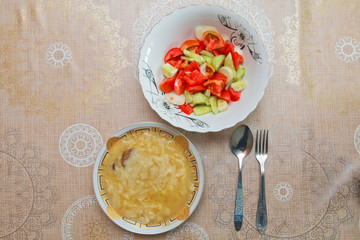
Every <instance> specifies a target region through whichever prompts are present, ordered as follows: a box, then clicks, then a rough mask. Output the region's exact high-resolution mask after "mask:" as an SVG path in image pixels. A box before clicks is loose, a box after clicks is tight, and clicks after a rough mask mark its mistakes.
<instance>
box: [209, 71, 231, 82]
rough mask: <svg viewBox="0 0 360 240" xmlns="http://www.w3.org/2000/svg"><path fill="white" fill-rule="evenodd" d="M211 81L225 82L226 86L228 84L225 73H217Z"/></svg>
mask: <svg viewBox="0 0 360 240" xmlns="http://www.w3.org/2000/svg"><path fill="white" fill-rule="evenodd" d="M211 79H212V80H213V79H216V80H221V81H223V82H224V84H226V80H227V76H226V75H225V74H223V73H219V72H217V73H215V74H214V75H213V76H212V77H211Z"/></svg>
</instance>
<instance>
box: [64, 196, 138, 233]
mask: <svg viewBox="0 0 360 240" xmlns="http://www.w3.org/2000/svg"><path fill="white" fill-rule="evenodd" d="M61 234H62V239H63V240H70V239H83V240H102V239H109V238H113V237H114V236H116V238H117V239H123V240H132V239H133V238H134V234H133V233H130V232H128V231H125V230H123V229H122V228H120V227H114V225H113V224H112V222H111V220H109V218H107V217H106V215H105V214H104V213H103V212H102V211H101V208H100V207H99V203H98V201H97V200H96V197H95V196H93V195H89V196H85V197H82V198H80V199H78V200H77V201H75V202H74V203H73V204H71V205H70V206H69V208H68V209H67V211H66V213H65V215H64V217H63V219H62V223H61ZM120 237H122V238H120Z"/></svg>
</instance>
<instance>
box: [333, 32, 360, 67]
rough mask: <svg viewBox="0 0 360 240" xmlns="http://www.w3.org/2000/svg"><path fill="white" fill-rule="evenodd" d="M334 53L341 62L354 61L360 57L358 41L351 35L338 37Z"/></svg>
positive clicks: (359, 43)
mask: <svg viewBox="0 0 360 240" xmlns="http://www.w3.org/2000/svg"><path fill="white" fill-rule="evenodd" d="M335 54H336V56H337V57H338V58H339V59H340V60H341V61H343V62H346V63H352V62H355V61H356V60H358V59H359V58H360V42H359V41H358V40H356V39H354V38H352V37H343V38H340V39H339V41H338V42H337V43H336V45H335Z"/></svg>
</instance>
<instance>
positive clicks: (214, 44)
mask: <svg viewBox="0 0 360 240" xmlns="http://www.w3.org/2000/svg"><path fill="white" fill-rule="evenodd" d="M195 36H196V38H197V40H193V39H189V40H186V41H185V42H184V43H183V44H182V45H181V46H180V47H174V48H172V49H170V50H169V51H168V52H167V53H166V55H165V57H164V64H163V65H162V72H163V74H164V77H165V78H164V79H163V80H162V82H161V83H160V85H159V87H160V89H161V90H162V91H163V92H165V97H166V99H167V100H168V101H169V102H170V103H172V104H176V105H178V106H179V108H180V109H181V110H182V111H183V112H184V113H186V114H188V115H190V114H192V113H194V114H195V115H203V114H207V113H213V114H218V113H219V112H224V111H226V110H227V109H228V108H229V104H230V103H231V102H235V101H239V99H240V96H241V91H242V90H244V89H245V87H246V82H245V81H243V80H242V78H243V76H244V74H245V68H244V67H243V66H242V63H243V62H244V58H243V55H242V51H241V50H240V48H239V47H237V46H234V44H233V43H232V42H231V43H228V42H227V41H226V40H225V39H224V38H223V37H222V36H221V35H220V34H219V33H218V31H217V30H216V28H214V27H212V26H198V27H196V29H195Z"/></svg>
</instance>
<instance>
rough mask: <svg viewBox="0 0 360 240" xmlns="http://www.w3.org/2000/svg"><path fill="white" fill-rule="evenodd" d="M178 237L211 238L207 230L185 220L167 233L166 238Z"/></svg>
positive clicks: (203, 239)
mask: <svg viewBox="0 0 360 240" xmlns="http://www.w3.org/2000/svg"><path fill="white" fill-rule="evenodd" d="M177 239H179V240H180V239H189V240H209V236H208V234H207V233H206V232H205V230H204V229H203V228H202V227H201V226H199V225H197V224H196V223H192V222H185V223H183V224H181V225H180V226H179V227H177V228H175V229H173V230H171V231H170V232H168V234H167V235H166V240H177Z"/></svg>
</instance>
